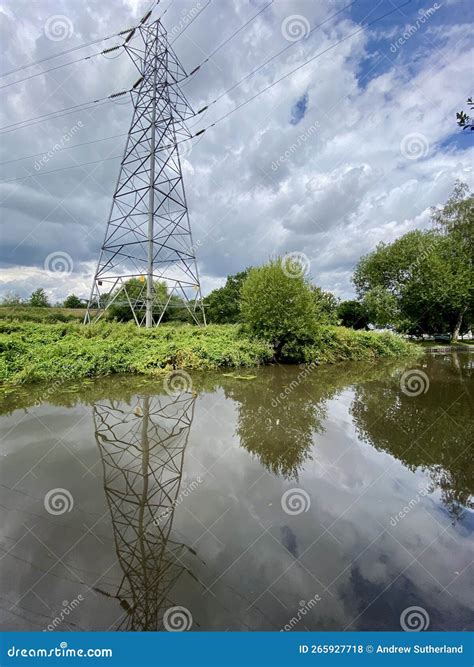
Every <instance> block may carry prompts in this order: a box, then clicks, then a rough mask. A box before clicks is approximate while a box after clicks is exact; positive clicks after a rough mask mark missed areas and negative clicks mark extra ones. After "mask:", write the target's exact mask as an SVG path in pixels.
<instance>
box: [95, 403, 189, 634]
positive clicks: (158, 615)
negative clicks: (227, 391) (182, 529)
mask: <svg viewBox="0 0 474 667" xmlns="http://www.w3.org/2000/svg"><path fill="white" fill-rule="evenodd" d="M195 401H196V399H195V397H194V396H192V395H190V394H181V395H179V396H177V397H171V398H170V397H169V396H147V395H145V396H143V397H141V398H138V400H137V404H136V406H135V408H134V409H133V410H132V409H130V410H128V411H127V409H126V406H125V405H124V403H118V402H116V401H114V400H110V401H104V402H97V403H96V404H95V405H94V408H93V411H94V425H95V437H96V441H97V444H98V446H99V450H100V455H101V459H102V464H103V472H104V489H105V494H106V497H107V503H108V506H109V509H110V514H111V519H112V526H113V531H114V541H115V547H116V551H117V558H118V561H119V563H120V567H121V569H122V572H123V577H122V581H121V583H120V585H119V587H118V590H117V591H116V592H115V593H114V594H111V593H110V592H108V593H107V595H108V596H110V597H115V598H117V599H118V600H119V602H120V605H121V607H122V608H123V609H124V610H125V613H124V615H123V619H122V620H121V621H120V622H119V624H118V627H117V629H125V630H138V631H142V630H153V631H156V630H161V629H163V615H164V614H165V613H166V610H167V609H169V608H170V607H173V606H174V602H173V601H172V599H171V596H172V594H173V589H174V587H175V585H176V583H177V581H178V579H179V578H180V577H181V576H182V575H183V574H184V573H185V572H187V571H188V570H187V567H186V565H184V563H183V559H185V557H186V556H188V555H189V554H190V553H194V552H193V551H192V550H191V549H189V547H187V546H186V545H185V544H184V543H182V542H177V541H175V540H173V539H172V524H173V518H174V512H175V509H176V507H177V505H179V502H180V485H181V479H182V474H183V462H184V453H185V450H186V445H187V442H188V437H189V433H190V429H191V424H192V420H193V414H194V404H195Z"/></svg>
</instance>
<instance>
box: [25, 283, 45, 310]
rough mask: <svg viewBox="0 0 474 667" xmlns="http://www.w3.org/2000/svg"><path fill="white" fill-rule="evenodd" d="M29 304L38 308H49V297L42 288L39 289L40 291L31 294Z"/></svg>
mask: <svg viewBox="0 0 474 667" xmlns="http://www.w3.org/2000/svg"><path fill="white" fill-rule="evenodd" d="M29 304H30V306H34V307H36V308H49V301H48V297H47V295H46V292H45V291H44V289H43V288H42V287H38V289H36V290H35V291H34V292H33V293H32V294H31V296H30V300H29Z"/></svg>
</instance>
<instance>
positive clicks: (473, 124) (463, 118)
mask: <svg viewBox="0 0 474 667" xmlns="http://www.w3.org/2000/svg"><path fill="white" fill-rule="evenodd" d="M467 103H468V104H469V106H470V109H471V111H472V109H474V99H473V98H472V97H468V98H467ZM456 118H457V119H458V125H459V127H462V129H463V130H471V132H472V131H474V119H473V118H471V117H470V116H469V115H468V114H467V113H466V112H465V111H462V110H461V111H458V113H457V114H456Z"/></svg>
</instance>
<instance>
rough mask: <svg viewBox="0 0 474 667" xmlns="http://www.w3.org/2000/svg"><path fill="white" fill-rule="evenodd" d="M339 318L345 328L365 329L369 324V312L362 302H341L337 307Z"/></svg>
mask: <svg viewBox="0 0 474 667" xmlns="http://www.w3.org/2000/svg"><path fill="white" fill-rule="evenodd" d="M337 316H338V318H339V320H340V322H341V324H342V326H344V327H350V328H352V329H365V327H366V326H367V325H368V323H369V318H368V316H367V311H366V309H365V307H364V306H363V304H362V303H360V301H355V300H349V301H341V303H340V304H339V305H338V307H337Z"/></svg>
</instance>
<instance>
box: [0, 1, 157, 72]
mask: <svg viewBox="0 0 474 667" xmlns="http://www.w3.org/2000/svg"><path fill="white" fill-rule="evenodd" d="M160 1H161V0H155V1H154V2H153V4H152V6H151V9H150V10H149V11H148V12H147V13H146V14H145V15H144V17H143V18H142V19H141V21H140V22H139V23H138V24H137V25H136V26H132V27H131V28H127V29H126V30H121V31H120V32H115V33H114V34H113V35H108V36H107V37H99V38H98V39H94V40H92V41H91V42H86V43H84V44H79V45H78V46H73V47H72V48H70V49H66V50H65V51H60V52H59V53H55V54H53V55H51V56H47V57H46V58H40V59H39V60H33V61H31V62H29V63H26V64H25V65H21V67H17V68H15V69H11V70H9V71H8V72H3V73H2V74H0V77H2V76H8V75H9V74H14V73H15V72H21V71H23V70H25V69H27V68H28V67H33V66H34V65H40V64H41V63H44V62H47V61H48V60H53V59H54V58H59V57H60V56H65V55H67V54H68V53H73V52H74V51H79V50H80V49H84V48H86V47H87V46H93V45H94V44H99V43H100V42H105V41H107V40H109V39H113V38H114V37H121V36H122V35H126V34H127V33H130V32H132V30H136V28H138V27H139V26H140V25H142V24H143V23H145V22H146V21H147V20H148V19H149V18H150V16H151V14H152V12H153V11H154V10H155V8H156V7H157V6H158V4H159V3H160Z"/></svg>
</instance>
